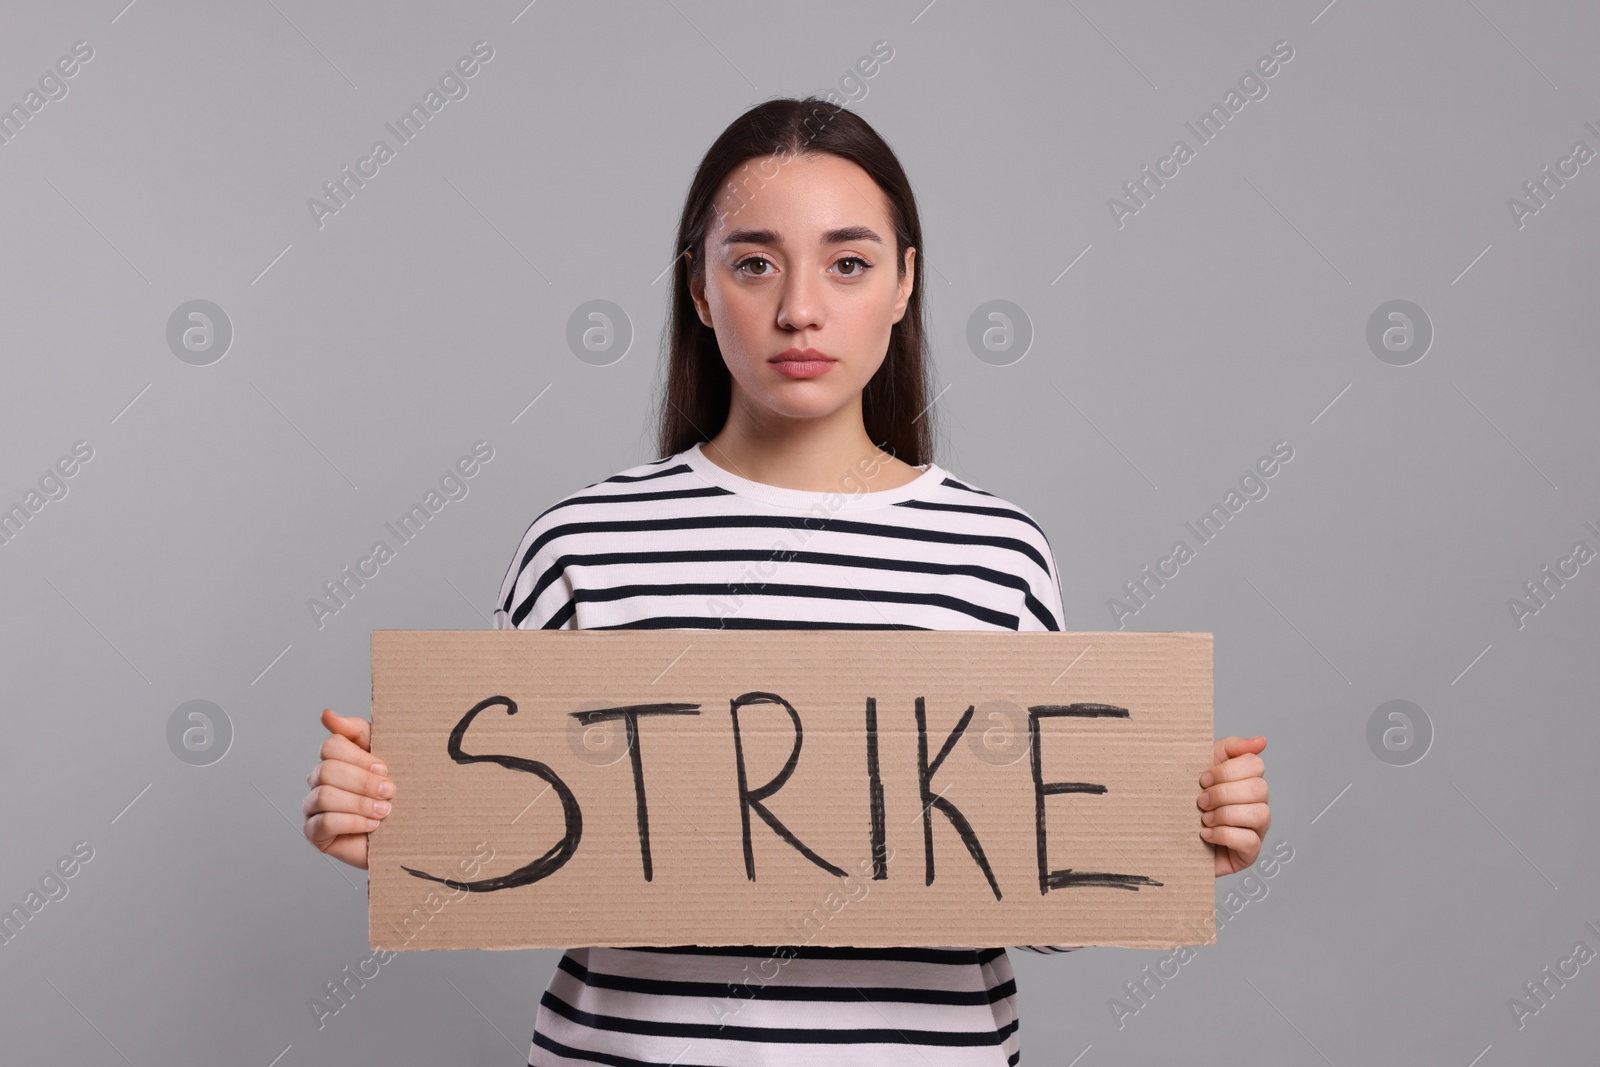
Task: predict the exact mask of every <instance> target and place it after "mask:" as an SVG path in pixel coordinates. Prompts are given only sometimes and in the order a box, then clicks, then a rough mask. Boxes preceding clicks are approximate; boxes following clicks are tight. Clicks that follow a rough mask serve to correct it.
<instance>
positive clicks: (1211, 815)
mask: <svg viewBox="0 0 1600 1067" xmlns="http://www.w3.org/2000/svg"><path fill="white" fill-rule="evenodd" d="M378 806H379V807H380V808H383V809H387V808H388V807H389V805H387V804H382V803H380V804H379V805H378ZM1216 817H1217V816H1216V813H1215V812H1210V811H1207V812H1202V813H1201V815H1200V821H1201V822H1203V823H1205V824H1206V825H1207V826H1210V825H1211V823H1212V821H1213V820H1215V819H1216Z"/></svg>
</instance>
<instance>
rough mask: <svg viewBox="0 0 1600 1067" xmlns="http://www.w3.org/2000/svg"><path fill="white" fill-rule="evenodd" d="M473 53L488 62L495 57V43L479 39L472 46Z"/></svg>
mask: <svg viewBox="0 0 1600 1067" xmlns="http://www.w3.org/2000/svg"><path fill="white" fill-rule="evenodd" d="M472 54H473V55H475V56H477V57H478V58H479V59H481V60H482V61H483V62H485V63H487V62H489V60H491V59H493V58H494V45H492V44H490V43H489V42H488V41H479V42H477V43H476V44H474V45H473V46H472Z"/></svg>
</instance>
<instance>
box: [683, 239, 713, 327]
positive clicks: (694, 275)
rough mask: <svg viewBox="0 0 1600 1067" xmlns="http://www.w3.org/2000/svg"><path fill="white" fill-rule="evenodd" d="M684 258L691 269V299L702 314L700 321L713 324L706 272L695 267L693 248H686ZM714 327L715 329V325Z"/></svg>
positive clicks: (695, 308) (697, 310) (697, 311)
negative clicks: (708, 300) (708, 301)
mask: <svg viewBox="0 0 1600 1067" xmlns="http://www.w3.org/2000/svg"><path fill="white" fill-rule="evenodd" d="M683 259H684V262H685V263H686V264H687V265H688V269H689V299H690V300H693V301H694V310H695V313H696V314H697V315H699V316H700V321H701V322H703V323H705V324H706V325H707V326H711V305H710V304H708V303H706V279H705V272H704V271H699V272H697V271H696V270H695V269H694V252H693V251H692V250H688V249H685V250H684V253H683ZM712 328H713V329H715V327H712Z"/></svg>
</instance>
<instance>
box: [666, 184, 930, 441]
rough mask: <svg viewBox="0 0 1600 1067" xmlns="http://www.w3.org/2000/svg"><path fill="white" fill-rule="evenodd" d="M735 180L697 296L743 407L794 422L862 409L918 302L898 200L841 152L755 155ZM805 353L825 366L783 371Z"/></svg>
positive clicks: (722, 204) (712, 235)
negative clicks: (899, 247) (899, 240)
mask: <svg viewBox="0 0 1600 1067" xmlns="http://www.w3.org/2000/svg"><path fill="white" fill-rule="evenodd" d="M728 181H729V183H728V184H727V185H725V186H724V188H723V190H722V193H721V194H720V196H719V198H718V201H717V205H716V216H715V218H714V220H713V222H712V224H711V226H710V228H709V229H708V231H707V233H706V239H705V253H704V254H705V265H704V283H703V285H700V284H692V285H691V291H692V292H693V294H694V299H695V306H696V308H697V309H698V310H699V313H700V321H702V322H704V323H705V324H706V325H707V326H710V327H711V328H713V329H714V330H715V331H716V333H717V345H718V347H719V348H721V350H722V358H723V361H724V362H725V363H726V364H727V366H728V371H729V373H730V374H732V375H733V381H734V404H735V405H739V404H741V403H743V404H746V405H754V406H755V408H756V410H755V411H752V412H751V413H752V414H757V415H759V414H762V413H763V409H764V411H766V412H771V413H775V414H778V415H782V416H786V417H789V418H816V417H819V416H824V415H831V414H833V413H835V412H837V411H839V410H840V409H841V408H844V407H846V406H847V405H851V404H858V403H859V401H860V394H861V391H862V389H864V388H865V387H866V384H867V382H868V381H870V380H871V378H872V376H873V374H874V373H876V372H877V370H878V367H879V365H880V364H881V363H882V362H883V359H884V355H885V353H886V352H887V351H888V347H889V334H890V327H892V326H893V325H894V324H895V323H897V322H899V321H900V318H901V316H902V315H904V314H905V310H906V301H907V300H908V299H910V297H911V286H912V278H913V276H914V275H913V271H912V264H913V262H914V260H915V256H916V249H914V248H907V249H906V252H905V274H904V277H903V278H902V277H901V276H900V274H899V272H898V271H897V270H896V262H895V235H894V228H893V226H892V225H891V221H890V217H889V202H888V198H887V197H886V196H884V194H883V190H882V189H880V188H878V185H877V183H876V182H874V181H873V180H872V178H871V177H870V176H869V175H868V174H867V172H866V171H864V170H862V169H861V167H860V166H858V165H857V164H855V163H852V162H850V161H849V160H846V159H840V158H839V157H838V156H832V155H813V156H804V155H799V156H792V157H790V158H789V160H788V161H787V162H781V157H779V156H767V157H764V158H762V159H752V160H750V161H749V163H748V165H746V166H743V167H740V168H739V169H737V170H735V171H734V172H733V173H732V174H731V175H729V180H728ZM733 183H737V187H736V188H734V187H732V185H733ZM796 349H799V350H805V349H814V350H816V352H818V353H820V354H821V356H822V357H823V359H824V360H825V362H824V363H821V364H817V363H815V362H812V363H811V364H810V365H809V366H808V365H806V364H797V365H791V366H790V370H789V372H788V373H785V371H784V369H782V368H783V367H784V363H783V362H775V360H776V357H780V356H783V355H785V354H788V355H790V356H793V355H794V350H796ZM818 367H824V368H825V369H823V370H822V371H821V373H814V371H815V370H816V369H817V368H818Z"/></svg>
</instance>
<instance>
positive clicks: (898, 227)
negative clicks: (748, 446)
mask: <svg viewBox="0 0 1600 1067" xmlns="http://www.w3.org/2000/svg"><path fill="white" fill-rule="evenodd" d="M819 154H827V155H834V156H838V157H840V158H841V159H847V160H849V161H850V162H852V163H855V164H856V165H857V166H859V167H861V169H862V170H864V171H866V172H867V173H868V174H869V175H871V176H872V180H873V181H875V182H876V183H877V184H878V187H879V188H880V189H882V190H883V192H884V195H885V196H886V197H887V198H888V201H889V210H890V219H891V221H892V223H893V226H894V234H895V263H896V270H897V274H899V276H901V277H904V276H905V250H906V249H907V248H908V247H914V248H916V250H917V254H916V256H915V257H914V262H913V264H912V272H913V273H912V282H913V285H912V289H911V296H910V298H909V299H908V300H907V302H906V310H905V314H904V315H902V316H901V319H900V321H899V322H897V323H895V324H894V325H893V327H891V329H890V333H889V348H888V351H887V353H886V354H885V356H884V360H883V365H882V366H880V367H879V368H878V372H877V373H876V374H874V375H873V376H872V380H871V381H869V382H868V383H867V384H866V386H865V388H863V390H862V393H861V409H862V420H863V422H864V423H865V426H866V431H867V436H868V437H870V438H871V439H872V442H873V444H875V445H877V446H878V447H879V448H881V449H883V450H884V451H885V452H888V453H889V454H891V455H893V456H895V457H897V458H898V459H900V460H901V461H903V462H905V463H909V464H912V465H913V466H920V465H922V464H924V463H928V462H931V461H932V459H933V427H932V418H933V416H932V413H931V411H928V410H924V409H926V408H927V407H928V393H929V391H930V390H929V383H928V358H927V356H928V353H927V332H926V330H925V328H924V324H923V320H922V289H923V286H922V279H923V276H924V274H923V266H922V265H923V262H924V259H925V258H926V257H925V253H924V249H923V245H922V222H921V220H920V219H919V218H918V216H917V202H916V198H915V196H913V195H912V192H911V183H910V181H909V180H907V178H906V174H905V171H904V170H903V169H901V167H900V161H899V160H898V159H897V158H896V157H895V154H894V152H893V150H891V149H890V148H889V145H888V144H887V143H886V142H885V141H884V139H883V138H882V137H880V136H879V135H878V132H877V131H876V130H874V129H873V128H872V127H871V126H870V125H868V124H867V122H866V120H864V119H862V118H861V117H860V116H859V115H856V114H855V113H854V112H852V111H850V110H849V109H847V108H844V107H840V106H839V105H837V104H831V103H828V102H827V101H826V100H823V99H822V98H820V97H817V96H808V97H804V98H798V99H796V98H781V99H776V100H768V101H766V102H765V103H762V104H757V105H756V106H755V107H753V108H751V109H750V110H748V111H746V112H745V113H744V114H742V115H740V116H739V117H738V118H736V119H734V120H733V122H732V123H731V124H729V126H728V128H727V129H725V130H723V131H722V134H721V136H719V137H718V138H717V139H716V141H715V142H714V143H713V144H712V145H711V147H710V148H709V149H708V150H707V151H706V154H705V158H704V159H702V160H701V161H700V168H699V169H698V170H697V171H695V175H694V181H693V182H692V183H691V184H690V186H689V192H688V195H687V197H685V199H684V204H683V214H682V216H681V217H680V219H679V221H678V243H677V245H676V246H675V247H674V249H673V254H674V256H676V260H675V262H674V264H673V275H672V306H671V308H670V310H669V311H668V314H667V322H666V326H665V330H664V334H665V337H664V341H665V343H666V349H667V380H666V385H665V388H664V389H663V391H662V403H661V405H660V412H659V414H658V416H657V419H658V421H657V427H658V428H657V446H658V448H659V449H660V455H661V457H662V458H665V457H667V456H670V455H673V454H675V453H678V452H681V451H683V450H684V449H686V448H689V447H690V446H691V445H693V444H695V443H696V442H698V441H709V440H710V439H711V438H713V437H715V436H716V435H717V433H718V432H719V431H720V430H721V429H722V427H723V424H724V423H726V422H727V418H728V410H729V406H730V404H731V402H732V399H733V376H732V375H731V374H729V373H728V367H727V365H726V364H725V363H724V362H723V361H722V352H721V349H719V348H718V347H717V335H716V331H714V330H713V329H711V327H709V326H707V325H706V324H705V323H703V322H701V321H700V316H699V315H698V314H697V313H696V311H695V306H694V300H693V298H692V297H691V296H690V290H689V283H690V280H691V278H693V279H703V278H704V271H705V263H706V255H705V237H706V231H707V230H708V229H709V228H710V226H711V221H712V214H713V212H714V211H715V210H716V199H717V195H718V193H719V192H720V191H721V190H722V188H723V186H724V184H725V183H735V184H739V185H740V187H741V189H743V188H744V187H746V186H748V185H749V184H750V183H751V182H752V181H753V182H755V183H757V185H756V187H757V188H759V183H760V182H761V178H760V176H759V175H757V174H756V172H755V171H754V170H751V168H749V167H748V166H747V164H748V162H749V161H750V160H752V159H759V158H761V157H764V156H778V157H779V159H780V160H782V161H788V160H789V158H790V157H791V156H793V155H819ZM741 167H743V168H744V169H745V170H747V171H748V172H749V177H748V178H735V176H734V171H735V170H737V169H739V168H741ZM685 252H687V253H689V255H688V256H687V257H686V256H685V255H684V253H685Z"/></svg>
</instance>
